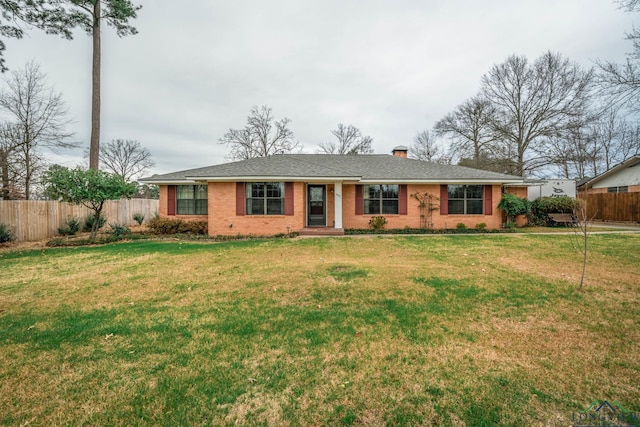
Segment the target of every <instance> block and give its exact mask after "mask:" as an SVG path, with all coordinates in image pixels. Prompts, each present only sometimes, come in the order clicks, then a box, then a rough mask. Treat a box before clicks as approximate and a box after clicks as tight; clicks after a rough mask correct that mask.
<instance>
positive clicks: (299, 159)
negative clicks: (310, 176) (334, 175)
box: [291, 153, 362, 178]
mask: <svg viewBox="0 0 640 427" xmlns="http://www.w3.org/2000/svg"><path fill="white" fill-rule="evenodd" d="M318 154H323V155H326V156H335V155H336V154H326V153H316V154H307V153H299V154H293V153H291V155H292V156H296V157H297V156H300V155H302V156H309V155H318ZM338 155H342V156H345V155H346V154H338ZM292 158H293V159H294V160H295V161H297V162H299V163H305V164H311V165H314V166H317V167H321V168H326V169H331V170H334V171H336V172H339V173H341V174H344V176H353V177H355V176H357V177H360V178H362V175H361V174H360V175H352V174H351V173H349V172H346V171H343V170H342V169H338V168H336V167H333V166H326V165H321V164H319V163H316V162H312V161H309V160H306V159H301V158H295V157H292Z"/></svg>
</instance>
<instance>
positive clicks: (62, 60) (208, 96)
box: [5, 0, 640, 174]
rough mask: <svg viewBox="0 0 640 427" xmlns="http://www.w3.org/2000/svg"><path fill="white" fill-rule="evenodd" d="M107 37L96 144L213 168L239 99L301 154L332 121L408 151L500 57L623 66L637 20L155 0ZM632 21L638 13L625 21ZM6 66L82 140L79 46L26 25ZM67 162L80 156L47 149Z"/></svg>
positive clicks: (331, 2) (611, 9)
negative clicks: (57, 95)
mask: <svg viewBox="0 0 640 427" xmlns="http://www.w3.org/2000/svg"><path fill="white" fill-rule="evenodd" d="M138 3H140V4H142V5H143V8H142V9H141V10H140V11H139V15H138V19H136V20H135V21H134V22H133V24H134V25H135V26H136V27H137V28H138V31H139V34H137V35H135V36H128V37H125V38H121V39H120V38H118V37H117V36H116V35H115V32H114V31H113V30H112V29H110V28H104V29H103V45H102V49H103V50H102V52H103V57H102V64H103V68H102V132H101V135H102V136H101V139H102V141H103V142H104V141H110V140H112V139H116V138H122V139H135V140H137V141H139V142H140V143H141V144H142V145H143V146H145V147H147V148H149V150H151V152H152V155H153V159H154V160H155V162H156V166H155V167H154V168H153V170H151V171H150V174H151V173H166V172H172V171H177V170H182V169H189V168H195V167H201V166H207V165H212V164H217V163H221V162H224V161H225V159H224V156H225V153H226V147H225V146H223V145H220V144H219V143H218V140H219V139H220V138H221V137H222V136H223V135H224V134H225V132H226V131H227V130H228V129H229V128H242V127H244V125H245V123H246V117H247V115H248V113H249V110H250V108H251V107H252V106H254V105H257V106H260V105H268V106H269V107H271V108H272V109H273V114H274V116H275V118H276V119H281V118H283V117H289V118H290V119H291V124H290V127H291V129H292V130H293V132H294V134H295V137H296V139H298V140H299V141H300V142H301V143H302V144H303V146H304V152H309V153H312V152H314V151H315V150H316V148H317V145H318V144H319V143H321V142H328V141H332V139H333V136H332V135H331V133H330V131H331V130H332V129H334V128H335V127H336V124H337V123H340V122H341V123H344V124H353V125H355V126H356V127H358V128H360V129H361V130H362V132H363V133H364V134H365V135H370V136H372V137H373V139H374V143H373V148H374V151H375V152H376V153H389V152H390V151H391V149H392V148H393V147H394V146H396V145H400V144H403V145H410V144H411V143H412V140H413V137H414V136H415V134H416V133H417V132H418V131H420V130H424V129H430V128H431V127H432V126H433V125H434V123H435V122H436V121H437V120H438V119H440V118H442V116H444V115H445V114H446V113H447V112H449V111H451V110H452V109H454V108H455V107H456V106H457V105H459V104H460V103H462V102H463V101H465V100H466V99H467V98H469V97H471V96H473V95H474V94H475V93H476V92H477V91H478V89H479V86H480V79H481V77H482V75H483V74H485V73H486V72H487V71H488V70H489V68H490V67H491V66H492V65H494V64H497V63H500V62H503V61H504V60H505V59H506V58H507V57H508V56H509V55H511V54H518V55H526V56H527V57H528V58H529V59H531V60H533V59H535V58H537V57H538V56H540V55H541V54H542V53H544V52H545V51H547V50H551V51H554V52H560V53H562V54H563V55H565V56H566V57H568V58H570V59H572V60H574V61H576V62H578V63H579V64H581V65H583V66H585V67H590V66H592V65H593V62H594V61H595V60H596V59H599V58H600V59H609V60H616V61H622V60H623V59H624V56H625V53H626V52H629V51H630V50H631V45H630V43H629V42H628V41H626V40H624V32H625V31H626V30H629V29H631V28H632V26H633V24H634V20H636V21H637V19H638V18H639V17H640V14H629V13H626V12H624V11H622V10H620V9H618V8H617V6H616V4H615V3H613V1H612V0H485V1H478V0H393V1H391V0H386V1H385V0H368V1H364V0H323V1H313V2H312V1H307V0H279V1H268V2H267V1H264V0H234V1H211V0H190V1H188V2H177V1H175V0H154V1H142V2H138ZM636 23H637V22H636ZM5 55H6V60H7V65H8V66H9V67H10V68H11V69H12V70H15V69H19V68H21V67H23V66H24V64H25V63H26V62H27V61H28V60H30V59H35V61H36V62H37V63H38V64H39V65H40V67H41V70H42V71H43V72H44V73H46V74H47V82H48V84H49V85H52V86H54V87H55V89H56V90H58V91H60V92H62V94H63V97H64V99H65V101H66V103H67V106H68V108H69V112H70V118H71V119H72V120H73V125H72V129H71V130H72V131H74V132H75V139H76V140H77V141H78V143H80V144H82V146H83V147H84V148H86V147H88V144H89V135H90V114H91V111H90V101H91V100H90V96H91V41H90V38H89V37H88V36H87V35H85V34H84V33H82V32H77V33H76V37H75V39H74V40H73V41H67V40H64V39H61V38H59V37H57V36H49V35H45V34H43V33H42V32H40V31H38V30H31V31H29V34H28V36H27V37H25V38H24V39H22V40H8V41H7V52H6V54H5ZM55 161H57V162H58V163H63V164H65V165H67V166H75V165H76V164H77V163H79V162H82V161H83V160H82V150H81V149H80V150H76V151H74V152H68V153H67V154H65V155H64V156H62V157H60V156H58V157H55Z"/></svg>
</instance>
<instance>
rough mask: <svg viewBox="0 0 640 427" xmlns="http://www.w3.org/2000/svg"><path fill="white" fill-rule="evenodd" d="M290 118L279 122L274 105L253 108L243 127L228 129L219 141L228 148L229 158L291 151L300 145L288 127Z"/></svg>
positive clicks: (242, 158)
mask: <svg viewBox="0 0 640 427" xmlns="http://www.w3.org/2000/svg"><path fill="white" fill-rule="evenodd" d="M290 122H291V120H290V119H288V118H286V117H285V118H284V119H282V120H280V121H276V120H275V119H274V118H273V115H272V111H271V108H269V107H267V106H266V105H263V106H262V107H260V108H258V107H252V108H251V114H250V115H249V117H247V125H246V126H245V127H244V128H243V129H229V132H227V133H226V134H225V135H224V136H223V137H222V138H220V143H221V144H225V145H227V146H228V147H229V153H228V154H227V158H229V159H230V160H246V159H253V158H255V157H266V156H270V155H272V154H283V153H291V152H292V151H293V150H295V149H297V148H298V147H299V146H300V143H299V142H298V141H296V140H295V139H294V136H293V132H292V131H291V129H289V123H290Z"/></svg>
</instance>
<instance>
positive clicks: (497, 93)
mask: <svg viewBox="0 0 640 427" xmlns="http://www.w3.org/2000/svg"><path fill="white" fill-rule="evenodd" d="M592 80H593V70H586V71H585V70H583V69H582V68H580V67H579V66H578V65H577V64H574V63H572V62H570V61H569V60H568V59H565V58H563V57H562V56H561V55H560V54H556V53H552V52H547V53H545V54H543V55H542V56H541V57H540V58H538V59H537V60H536V61H535V62H533V63H532V64H530V63H529V61H528V60H527V58H526V57H524V56H515V55H514V56H510V57H509V58H507V60H506V61H505V62H503V63H502V64H498V65H495V66H494V67H492V68H491V70H489V72H488V73H487V74H485V75H484V76H483V78H482V94H483V96H484V97H486V99H487V100H488V101H489V102H490V103H491V104H492V105H493V106H494V107H495V108H496V109H497V113H498V116H497V117H498V120H496V121H495V123H494V126H493V127H494V129H495V130H496V131H497V132H499V134H500V140H501V142H502V143H504V144H509V145H511V146H512V149H514V150H515V155H516V157H515V159H514V160H515V161H516V165H517V170H516V172H517V174H518V175H521V176H523V175H524V174H525V173H527V172H530V171H531V170H532V169H533V168H534V167H535V166H537V164H536V162H535V160H534V159H532V158H528V156H527V155H529V154H533V153H535V152H536V149H537V148H539V147H538V145H539V144H540V143H541V142H542V141H543V140H544V138H550V137H553V136H556V135H558V134H561V133H562V132H564V131H566V130H567V129H568V128H570V127H571V126H572V125H574V124H575V120H574V119H575V118H576V117H580V116H582V115H584V111H585V110H586V109H587V106H588V101H589V95H590V89H591V83H592Z"/></svg>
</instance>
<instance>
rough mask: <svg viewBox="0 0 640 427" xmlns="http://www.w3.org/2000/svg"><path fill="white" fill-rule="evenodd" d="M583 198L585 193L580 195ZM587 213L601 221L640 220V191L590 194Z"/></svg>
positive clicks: (587, 198) (587, 197)
mask: <svg viewBox="0 0 640 427" xmlns="http://www.w3.org/2000/svg"><path fill="white" fill-rule="evenodd" d="M580 197H581V198H582V199H584V198H585V196H584V195H581V196H580ZM586 201H587V215H588V217H589V218H593V219H597V220H601V221H618V222H640V192H635V193H596V194H588V195H587V196H586Z"/></svg>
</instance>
